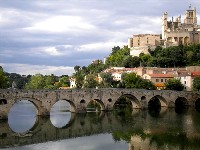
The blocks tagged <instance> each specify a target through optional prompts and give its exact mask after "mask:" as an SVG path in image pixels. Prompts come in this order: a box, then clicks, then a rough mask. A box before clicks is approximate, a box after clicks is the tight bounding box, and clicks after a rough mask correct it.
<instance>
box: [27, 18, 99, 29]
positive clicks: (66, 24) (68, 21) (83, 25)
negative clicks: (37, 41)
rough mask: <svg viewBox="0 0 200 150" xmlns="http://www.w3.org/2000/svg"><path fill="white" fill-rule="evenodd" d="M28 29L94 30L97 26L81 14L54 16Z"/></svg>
mask: <svg viewBox="0 0 200 150" xmlns="http://www.w3.org/2000/svg"><path fill="white" fill-rule="evenodd" d="M26 29H28V30H37V31H46V32H74V31H76V32H77V31H79V30H80V31H82V30H93V29H95V27H94V26H93V25H92V24H90V23H88V22H87V21H85V20H84V19H83V18H81V17H80V16H54V17H51V18H48V19H46V20H44V21H42V22H38V23H36V24H34V25H33V27H28V28H26Z"/></svg>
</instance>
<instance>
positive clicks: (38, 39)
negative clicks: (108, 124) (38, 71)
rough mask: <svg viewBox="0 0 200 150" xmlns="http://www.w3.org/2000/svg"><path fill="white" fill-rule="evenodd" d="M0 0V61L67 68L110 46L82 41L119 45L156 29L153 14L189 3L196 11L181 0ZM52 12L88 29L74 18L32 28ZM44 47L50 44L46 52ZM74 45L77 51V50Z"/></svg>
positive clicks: (176, 11)
mask: <svg viewBox="0 0 200 150" xmlns="http://www.w3.org/2000/svg"><path fill="white" fill-rule="evenodd" d="M0 3H1V6H0V12H2V13H1V14H6V15H7V16H6V18H5V16H1V14H0V33H1V34H0V57H1V58H0V63H13V64H14V63H16V64H17V63H19V64H30V65H51V66H71V67H73V66H75V65H81V66H82V65H88V64H89V63H91V61H92V60H94V59H103V57H106V56H108V55H109V53H110V52H111V48H112V47H109V46H107V47H105V46H102V47H101V46H100V47H99V48H96V49H95V48H94V47H89V46H88V47H87V45H90V44H94V45H95V44H98V43H100V44H101V43H109V42H110V43H115V42H116V43H117V42H118V43H123V44H124V43H126V42H127V39H128V38H129V37H130V36H132V34H140V33H156V34H159V33H161V20H159V18H161V16H162V13H163V12H165V11H168V13H169V16H178V15H182V16H183V15H184V13H185V10H186V9H187V8H188V6H189V5H190V3H191V4H192V6H196V7H197V11H198V12H199V11H200V7H199V5H200V2H199V1H198V0H191V1H190V2H189V1H187V0H182V2H181V3H180V2H179V1H174V0H168V1H160V0H153V1H152V0H143V1H141V0H130V1H123V0H118V1H116V0H109V1H107V0H102V1H98V0H92V1H91V0H84V1H80V0H57V1H51V0H45V1H41V0H35V1H24V0H15V1H13V0H0ZM177 6H178V7H177ZM9 11H10V12H12V11H13V13H10V12H9ZM56 16H78V17H79V18H80V20H81V21H83V22H84V23H86V24H87V25H91V26H92V27H93V28H81V25H83V22H80V24H78V25H77V24H76V25H74V26H76V28H75V27H71V28H69V29H67V30H66V31H65V30H64V31H63V32H51V31H45V30H38V29H35V30H33V29H32V28H34V26H35V24H37V23H40V22H43V21H45V20H47V19H49V18H52V17H56ZM1 17H2V18H3V19H7V20H6V21H7V22H6V23H5V22H3V21H4V20H3V21H2V20H1ZM72 18H73V17H72ZM199 19H200V18H199ZM155 20H156V21H155ZM1 21H2V22H1ZM67 21H68V22H69V23H71V22H72V21H73V20H67ZM67 21H66V22H65V23H68V22H67ZM61 23H62V22H61ZM79 25H80V28H78V27H79ZM47 27H48V25H47ZM67 45H68V46H67ZM85 45H86V46H85ZM84 46H85V47H84ZM114 46H117V45H113V47H114ZM119 46H123V45H119ZM45 48H52V49H50V50H52V54H51V53H50V52H49V51H45ZM80 48H83V51H78V50H79V49H80ZM93 48H94V49H93ZM54 49H55V51H54V53H53V50H54ZM48 52H49V54H48ZM54 54H55V55H54ZM56 54H60V55H56ZM61 54H62V55H61Z"/></svg>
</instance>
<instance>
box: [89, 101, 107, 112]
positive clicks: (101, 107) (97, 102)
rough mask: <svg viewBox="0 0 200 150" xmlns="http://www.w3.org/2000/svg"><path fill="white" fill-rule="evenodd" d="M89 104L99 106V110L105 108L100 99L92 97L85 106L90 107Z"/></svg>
mask: <svg viewBox="0 0 200 150" xmlns="http://www.w3.org/2000/svg"><path fill="white" fill-rule="evenodd" d="M89 105H91V106H92V107H97V108H98V107H100V108H99V109H100V110H101V111H103V110H105V105H104V103H103V102H102V101H101V100H99V99H92V100H90V101H89V102H88V103H87V104H86V107H90V106H89Z"/></svg>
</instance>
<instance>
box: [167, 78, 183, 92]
mask: <svg viewBox="0 0 200 150" xmlns="http://www.w3.org/2000/svg"><path fill="white" fill-rule="evenodd" d="M165 86H166V90H176V91H182V90H183V89H184V85H183V84H182V83H181V81H180V80H179V79H169V80H167V82H166V83H165Z"/></svg>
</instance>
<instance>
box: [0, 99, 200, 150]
mask: <svg viewBox="0 0 200 150" xmlns="http://www.w3.org/2000/svg"><path fill="white" fill-rule="evenodd" d="M66 110H69V106H68V104H65V102H63V101H62V102H60V103H59V104H55V105H54V107H53V108H52V110H51V113H50V117H46V118H41V117H37V116H36V109H35V107H34V106H33V104H32V103H29V102H27V101H21V102H20V103H18V104H15V105H14V106H13V107H12V109H11V110H10V113H9V118H8V121H1V122H0V148H1V149H8V150H18V149H20V150H47V149H48V150H63V149H67V150H133V149H134V150H137V149H144V150H146V149H152V150H156V149H159V150H160V149H161V150H162V149H163V150H171V149H180V150H193V149H200V113H199V112H197V111H196V110H195V109H194V108H190V109H186V110H182V111H178V110H175V109H161V110H160V111H149V110H137V109H136V110H133V111H128V110H126V111H119V110H118V111H115V112H107V113H103V112H90V113H86V114H74V113H70V112H68V111H66Z"/></svg>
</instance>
